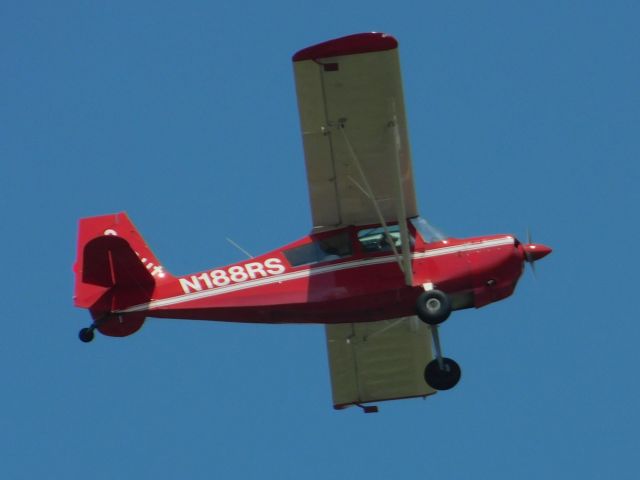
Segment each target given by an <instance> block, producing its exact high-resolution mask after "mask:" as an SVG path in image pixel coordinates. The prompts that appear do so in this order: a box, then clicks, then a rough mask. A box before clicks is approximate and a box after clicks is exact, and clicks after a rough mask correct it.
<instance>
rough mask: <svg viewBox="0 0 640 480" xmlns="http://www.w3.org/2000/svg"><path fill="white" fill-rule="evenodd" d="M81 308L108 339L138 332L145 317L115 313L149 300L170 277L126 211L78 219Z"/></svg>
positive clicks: (77, 287)
mask: <svg viewBox="0 0 640 480" xmlns="http://www.w3.org/2000/svg"><path fill="white" fill-rule="evenodd" d="M74 270H75V275H76V281H75V292H74V293H75V295H74V301H75V305H76V306H77V307H82V308H88V309H89V310H90V312H91V315H92V316H93V318H94V319H95V320H96V321H97V327H98V330H100V331H101V332H102V333H104V334H106V335H111V336H118V337H120V336H126V335H130V334H132V333H134V332H135V331H137V330H138V329H139V328H140V327H141V326H142V323H143V322H144V318H145V316H144V313H135V314H127V315H118V314H113V312H115V311H118V310H122V309H125V308H127V307H130V306H133V305H140V304H144V303H146V302H148V301H149V300H150V299H151V297H152V295H153V290H154V288H155V285H156V281H157V280H160V279H164V278H167V277H169V274H168V272H166V271H165V270H164V268H163V267H162V265H160V262H158V259H157V258H156V257H155V255H154V254H153V253H152V252H151V250H150V249H149V247H148V246H147V244H146V243H145V242H144V239H143V238H142V237H141V236H140V234H139V233H138V231H137V230H136V228H135V226H134V225H133V223H131V220H129V217H128V216H127V214H126V213H117V214H112V215H102V216H99V217H89V218H83V219H81V220H80V226H79V235H78V252H77V257H76V264H75V268H74Z"/></svg>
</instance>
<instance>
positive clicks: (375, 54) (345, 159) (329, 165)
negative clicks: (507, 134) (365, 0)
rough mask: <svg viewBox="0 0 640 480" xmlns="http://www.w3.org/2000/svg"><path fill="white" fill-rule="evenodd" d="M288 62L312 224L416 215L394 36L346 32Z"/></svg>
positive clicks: (331, 224)
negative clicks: (293, 87)
mask: <svg viewBox="0 0 640 480" xmlns="http://www.w3.org/2000/svg"><path fill="white" fill-rule="evenodd" d="M293 60H294V72H295V79H296V90H297V95H298V107H299V112H300V122H301V128H302V137H303V144H304V153H305V161H306V167H307V179H308V183H309V196H310V200H311V210H312V217H313V225H314V228H316V229H328V228H338V227H341V226H346V225H363V224H373V223H382V222H381V221H380V220H381V218H382V219H383V220H384V221H385V222H393V221H396V220H398V219H399V217H400V216H404V217H405V218H410V217H414V216H416V215H417V214H418V212H417V207H416V199H415V192H414V186H413V174H412V169H411V154H410V149H409V141H408V134H407V122H406V115H405V110H404V99H403V92H402V79H401V76H400V65H399V59H398V49H397V42H396V40H395V39H394V38H393V37H390V36H387V35H384V34H379V33H368V34H358V35H352V36H349V37H343V38H340V39H336V40H331V41H329V42H325V43H323V44H319V45H315V46H313V47H309V48H307V49H305V50H301V51H300V52H298V53H297V54H296V55H294V57H293Z"/></svg>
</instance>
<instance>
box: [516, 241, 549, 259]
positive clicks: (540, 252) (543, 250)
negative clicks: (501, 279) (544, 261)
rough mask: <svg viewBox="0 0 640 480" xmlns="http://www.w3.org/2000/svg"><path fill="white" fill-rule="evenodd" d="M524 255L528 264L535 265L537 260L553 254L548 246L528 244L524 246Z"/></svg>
mask: <svg viewBox="0 0 640 480" xmlns="http://www.w3.org/2000/svg"><path fill="white" fill-rule="evenodd" d="M522 248H523V249H524V255H525V258H526V260H527V262H530V263H533V262H535V261H536V260H540V259H541V258H543V257H546V256H547V255H549V254H550V253H551V251H552V250H551V248H549V247H547V246H546V245H542V244H541V243H528V244H526V245H523V246H522Z"/></svg>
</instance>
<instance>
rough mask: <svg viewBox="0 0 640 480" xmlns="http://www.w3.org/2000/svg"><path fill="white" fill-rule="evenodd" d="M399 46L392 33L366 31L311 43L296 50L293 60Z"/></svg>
mask: <svg viewBox="0 0 640 480" xmlns="http://www.w3.org/2000/svg"><path fill="white" fill-rule="evenodd" d="M397 47H398V41H397V40H396V39H395V38H394V37H393V36H391V35H389V34H386V33H381V32H366V33H356V34H353V35H347V36H345V37H340V38H334V39H332V40H328V41H326V42H322V43H318V44H316V45H311V46H310V47H307V48H303V49H302V50H300V51H298V52H296V53H295V54H294V55H293V57H292V60H293V61H294V62H301V61H303V60H318V59H321V58H328V57H339V56H341V55H355V54H358V53H370V52H380V51H383V50H393V49H394V48H397Z"/></svg>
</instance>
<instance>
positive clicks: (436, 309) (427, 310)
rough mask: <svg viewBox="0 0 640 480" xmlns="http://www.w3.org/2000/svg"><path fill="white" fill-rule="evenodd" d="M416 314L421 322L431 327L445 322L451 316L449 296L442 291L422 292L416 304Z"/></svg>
mask: <svg viewBox="0 0 640 480" xmlns="http://www.w3.org/2000/svg"><path fill="white" fill-rule="evenodd" d="M416 312H417V314H418V317H419V318H420V320H422V321H423V322H425V323H427V324H429V325H438V324H439V323H442V322H444V321H445V320H446V319H447V318H449V315H451V300H450V299H449V295H447V294H446V293H444V292H443V291H441V290H427V291H426V292H422V293H421V294H420V296H419V297H418V301H417V302H416Z"/></svg>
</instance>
